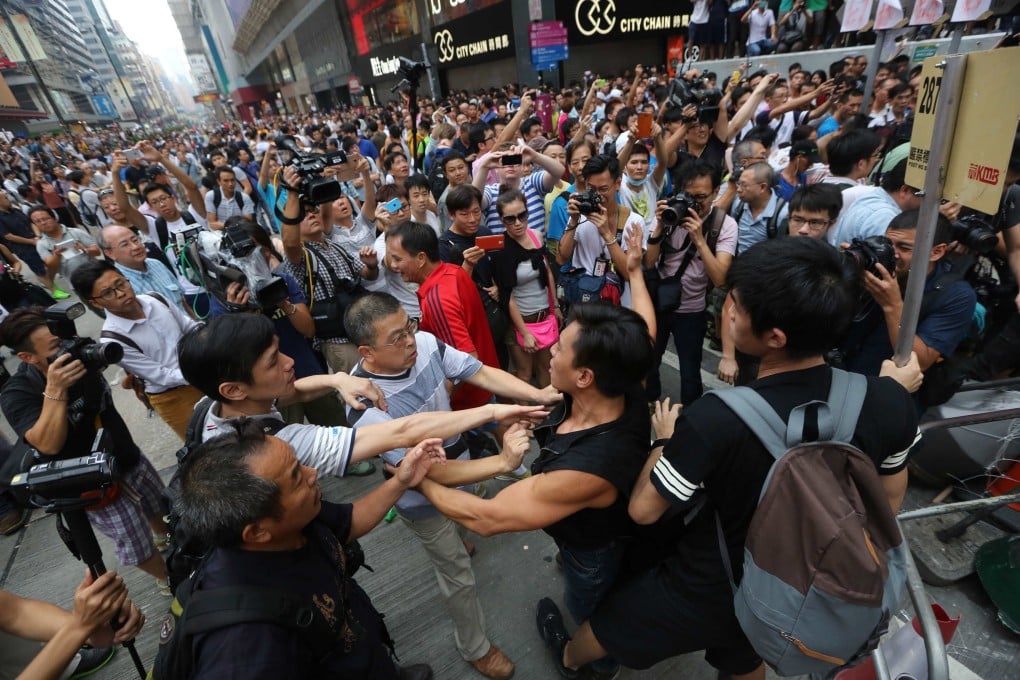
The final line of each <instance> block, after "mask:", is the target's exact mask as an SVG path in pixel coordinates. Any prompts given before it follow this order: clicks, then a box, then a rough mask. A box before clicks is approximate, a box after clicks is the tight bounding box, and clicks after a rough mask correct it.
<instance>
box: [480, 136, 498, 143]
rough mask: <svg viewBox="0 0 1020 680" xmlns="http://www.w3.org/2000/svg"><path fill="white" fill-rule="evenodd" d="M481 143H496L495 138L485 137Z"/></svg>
mask: <svg viewBox="0 0 1020 680" xmlns="http://www.w3.org/2000/svg"><path fill="white" fill-rule="evenodd" d="M482 141H483V142H494V141H496V138H495V137H486V138H485V139H483V140H482Z"/></svg>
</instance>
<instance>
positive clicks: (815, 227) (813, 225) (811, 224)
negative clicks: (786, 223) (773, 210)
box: [790, 215, 832, 231]
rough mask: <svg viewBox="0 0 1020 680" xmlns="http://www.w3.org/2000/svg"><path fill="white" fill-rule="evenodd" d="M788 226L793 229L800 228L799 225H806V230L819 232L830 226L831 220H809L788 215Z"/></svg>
mask: <svg viewBox="0 0 1020 680" xmlns="http://www.w3.org/2000/svg"><path fill="white" fill-rule="evenodd" d="M790 224H791V225H793V226H794V227H800V226H801V225H804V224H806V225H808V229H810V230H811V231H821V230H822V229H825V228H826V227H827V226H829V225H830V224H832V220H809V219H807V218H806V217H801V216H800V215H790Z"/></svg>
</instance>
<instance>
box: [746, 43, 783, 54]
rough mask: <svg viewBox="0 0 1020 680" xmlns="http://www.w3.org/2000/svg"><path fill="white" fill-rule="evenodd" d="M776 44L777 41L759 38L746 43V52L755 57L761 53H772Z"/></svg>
mask: <svg viewBox="0 0 1020 680" xmlns="http://www.w3.org/2000/svg"><path fill="white" fill-rule="evenodd" d="M777 46H778V43H776V42H775V41H773V40H769V39H768V38H766V39H765V40H759V41H758V42H753V43H747V53H748V54H749V55H750V56H752V57H757V56H758V55H761V54H772V53H773V52H775V51H776V47H777Z"/></svg>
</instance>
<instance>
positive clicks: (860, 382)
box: [829, 368, 868, 443]
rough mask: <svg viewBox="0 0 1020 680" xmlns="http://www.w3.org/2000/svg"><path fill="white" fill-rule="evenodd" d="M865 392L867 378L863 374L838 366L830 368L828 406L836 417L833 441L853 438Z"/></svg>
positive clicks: (845, 440)
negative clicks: (830, 379) (830, 384)
mask: <svg viewBox="0 0 1020 680" xmlns="http://www.w3.org/2000/svg"><path fill="white" fill-rule="evenodd" d="M837 388H838V389H837ZM867 394H868V379H867V378H866V377H865V376H863V375H861V374H860V373H849V372H847V371H843V370H840V369H838V368H834V369H832V387H831V388H830V389H829V408H830V409H831V411H832V413H833V414H834V415H835V417H836V426H835V432H834V433H833V435H832V440H833V441H837V442H845V443H849V442H850V440H851V439H853V437H854V430H856V429H857V420H858V419H859V418H860V416H861V408H862V407H863V406H864V398H865V397H866V396H867Z"/></svg>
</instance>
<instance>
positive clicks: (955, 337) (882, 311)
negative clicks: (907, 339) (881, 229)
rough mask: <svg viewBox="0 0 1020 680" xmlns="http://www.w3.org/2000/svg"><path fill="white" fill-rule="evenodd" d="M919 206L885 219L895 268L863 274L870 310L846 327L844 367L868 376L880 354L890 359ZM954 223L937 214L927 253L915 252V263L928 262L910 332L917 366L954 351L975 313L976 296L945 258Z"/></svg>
mask: <svg viewBox="0 0 1020 680" xmlns="http://www.w3.org/2000/svg"><path fill="white" fill-rule="evenodd" d="M917 217H918V211H916V210H911V211H908V212H904V213H900V214H899V215H897V216H896V217H895V218H893V220H892V222H890V223H889V227H888V229H886V232H885V235H886V237H887V238H889V240H890V241H892V244H893V249H894V251H895V253H896V271H895V272H889V271H886V270H885V268H884V267H882V265H880V264H878V265H876V266H875V268H876V270H877V271H878V273H879V274H880V275H879V276H876V275H875V274H873V273H872V272H870V271H865V272H864V273H863V274H862V284H863V286H864V289H865V290H867V291H868V293H870V294H871V297H872V300H873V304H872V303H871V302H869V306H870V309H866V311H863V310H862V311H860V312H859V313H858V314H857V316H856V318H855V319H854V323H853V324H852V325H851V327H850V331H849V332H848V333H847V335H846V338H845V339H844V340H843V342H842V343H841V349H842V350H843V352H844V354H845V355H846V361H847V368H848V369H849V370H851V371H856V372H858V373H864V374H866V375H878V372H879V370H880V368H881V365H882V360H883V359H888V358H889V357H890V356H891V355H892V352H893V346H894V345H895V343H896V339H897V336H898V335H899V329H900V321H901V318H902V316H903V293H902V289H903V287H904V286H905V285H906V282H907V275H908V273H909V272H910V266H911V262H912V261H913V255H914V252H913V249H914V238H915V236H916V228H917ZM951 231H952V225H951V224H950V222H949V220H948V219H946V218H945V217H944V216H942V215H940V216H939V218H938V222H937V223H936V225H935V242H934V245H933V246H932V249H931V252H930V253H928V254H927V256H924V254H920V255H918V261H917V264H918V266H924V267H927V272H928V277H927V280H926V281H925V285H924V300H923V301H922V303H921V314H920V320H919V321H918V324H917V331H916V334H915V336H914V352H916V353H917V358H918V362H919V363H920V366H921V370H922V371H926V370H928V369H929V368H930V367H931V366H933V365H934V364H935V363H936V362H937V361H939V360H940V359H942V358H945V357H948V356H950V355H952V353H953V352H954V351H956V347H957V346H958V345H959V344H960V342H961V341H962V340H963V339H964V338H965V337H966V335H967V331H968V330H969V329H970V324H971V319H972V318H973V316H974V307H975V304H976V302H977V296H976V295H975V294H974V289H973V288H971V287H970V284H969V283H967V282H966V281H964V280H963V278H962V273H961V272H958V271H954V269H953V263H951V262H947V261H946V259H945V258H946V251H947V249H948V246H949V242H950V241H952V240H953V239H952V235H951Z"/></svg>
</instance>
